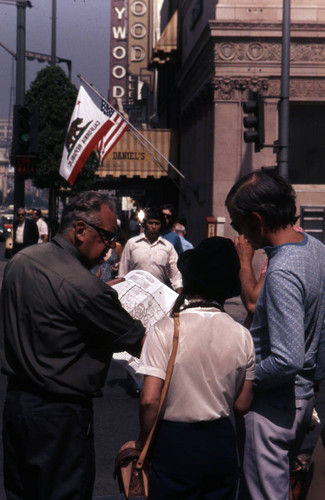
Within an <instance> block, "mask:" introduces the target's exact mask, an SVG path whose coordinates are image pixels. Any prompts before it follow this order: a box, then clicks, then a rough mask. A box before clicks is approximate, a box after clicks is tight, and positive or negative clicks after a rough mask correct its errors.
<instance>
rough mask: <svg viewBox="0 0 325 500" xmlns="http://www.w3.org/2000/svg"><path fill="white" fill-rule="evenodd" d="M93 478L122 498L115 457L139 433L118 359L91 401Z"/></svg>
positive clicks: (106, 495) (99, 491) (101, 499)
mask: <svg viewBox="0 0 325 500" xmlns="http://www.w3.org/2000/svg"><path fill="white" fill-rule="evenodd" d="M3 255H4V244H3V243H0V284H1V281H2V274H3V270H4V268H5V266H6V263H7V261H5V260H4V259H3ZM226 310H227V312H229V314H231V315H233V316H234V317H235V318H236V319H237V320H238V321H243V319H244V318H245V310H244V308H243V306H242V304H241V301H240V300H239V299H232V300H230V301H228V302H227V304H226ZM5 383H6V380H5V377H4V376H1V375H0V407H1V409H2V406H3V400H4V395H5ZM324 386H325V384H323V386H322V389H321V392H320V394H319V396H318V407H317V409H318V413H319V416H320V418H321V420H322V422H323V423H325V388H324ZM94 413H95V445H96V463H97V465H96V467H97V473H96V482H95V489H94V500H115V499H116V500H117V499H122V498H123V497H122V495H120V494H119V490H118V485H117V482H116V481H115V480H114V479H113V467H114V457H115V455H116V453H117V451H118V449H119V446H120V445H121V444H122V443H124V442H126V441H128V440H130V439H134V438H135V437H136V436H137V434H138V399H134V398H132V397H131V396H130V395H129V394H128V393H127V379H126V372H125V370H123V369H122V368H121V367H120V366H119V365H118V363H116V362H112V364H111V368H110V372H109V376H108V379H107V381H106V384H105V387H104V391H103V397H102V398H99V399H96V400H95V402H94ZM0 420H1V416H0ZM0 424H1V422H0ZM320 427H321V426H317V427H316V428H315V429H314V430H313V431H311V432H310V433H309V434H308V436H307V437H306V439H305V442H304V444H303V447H302V451H304V452H305V451H306V452H308V451H310V450H311V449H312V447H313V446H314V443H315V441H316V439H317V436H318V433H319V431H320ZM0 500H5V495H4V491H3V476H2V448H1V443H0Z"/></svg>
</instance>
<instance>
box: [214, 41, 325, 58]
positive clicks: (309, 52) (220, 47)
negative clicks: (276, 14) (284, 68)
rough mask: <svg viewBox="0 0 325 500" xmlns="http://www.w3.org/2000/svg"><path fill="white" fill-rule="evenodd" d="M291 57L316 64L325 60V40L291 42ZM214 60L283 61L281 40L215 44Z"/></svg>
mask: <svg viewBox="0 0 325 500" xmlns="http://www.w3.org/2000/svg"><path fill="white" fill-rule="evenodd" d="M290 59H291V61H292V62H297V63H299V62H304V63H309V64H314V63H318V62H325V40H320V41H317V42H315V41H312V42H311V41H308V40H301V41H298V42H291V45H290ZM214 61H215V64H218V62H219V61H222V62H227V61H229V63H230V64H231V63H233V62H243V61H247V63H248V64H249V63H251V62H278V63H279V64H280V63H281V40H278V41H272V42H270V41H267V40H263V41H261V40H258V41H257V40H255V41H237V42H230V41H227V42H221V43H216V44H215V50H214Z"/></svg>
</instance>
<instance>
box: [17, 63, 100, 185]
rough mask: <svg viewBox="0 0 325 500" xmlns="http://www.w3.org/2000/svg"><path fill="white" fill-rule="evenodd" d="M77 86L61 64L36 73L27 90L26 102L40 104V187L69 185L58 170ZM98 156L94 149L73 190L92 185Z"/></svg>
mask: <svg viewBox="0 0 325 500" xmlns="http://www.w3.org/2000/svg"><path fill="white" fill-rule="evenodd" d="M77 94H78V90H77V88H76V87H75V85H73V84H72V83H71V82H70V80H69V79H68V77H67V75H66V74H65V72H64V71H63V70H62V69H61V68H60V67H59V66H48V67H46V68H44V69H42V70H41V71H39V72H38V73H37V76H36V78H35V80H34V81H33V82H32V83H31V85H30V89H29V90H28V92H27V93H26V103H27V105H33V104H38V105H39V133H38V157H37V164H36V172H35V177H34V180H33V182H34V185H35V186H36V187H39V188H55V189H56V190H58V189H59V188H68V187H70V184H68V182H67V181H66V180H65V179H63V177H61V175H60V174H59V168H60V162H61V156H62V151H63V147H64V141H65V138H66V134H67V129H68V125H69V122H70V118H71V115H72V111H73V108H74V105H75V102H76V98H77ZM97 168H98V160H97V156H96V154H95V153H92V154H91V155H90V157H89V158H88V160H87V162H86V163H85V165H84V167H83V168H82V170H81V172H80V173H79V175H78V177H77V179H76V181H75V183H74V185H73V187H72V193H74V192H77V191H81V190H84V189H87V188H88V189H89V188H91V186H92V184H93V181H94V172H95V171H96V169H97Z"/></svg>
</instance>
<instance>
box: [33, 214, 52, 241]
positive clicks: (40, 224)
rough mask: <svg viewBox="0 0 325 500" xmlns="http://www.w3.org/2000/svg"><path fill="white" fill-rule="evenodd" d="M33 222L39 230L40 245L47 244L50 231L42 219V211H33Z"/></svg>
mask: <svg viewBox="0 0 325 500" xmlns="http://www.w3.org/2000/svg"><path fill="white" fill-rule="evenodd" d="M32 220H34V221H35V222H36V224H37V228H38V234H39V238H38V243H46V242H47V241H48V240H49V230H48V227H47V224H46V222H45V220H44V219H42V211H41V210H40V209H39V208H33V209H32Z"/></svg>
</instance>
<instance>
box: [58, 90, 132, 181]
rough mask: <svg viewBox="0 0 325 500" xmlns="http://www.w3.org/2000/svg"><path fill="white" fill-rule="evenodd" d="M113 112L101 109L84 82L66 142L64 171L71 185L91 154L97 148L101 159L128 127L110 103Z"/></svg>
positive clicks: (61, 166)
mask: <svg viewBox="0 0 325 500" xmlns="http://www.w3.org/2000/svg"><path fill="white" fill-rule="evenodd" d="M107 106H108V108H109V109H110V112H109V113H107V109H105V111H103V110H101V109H99V108H98V107H97V106H96V104H95V103H94V102H93V100H92V99H91V98H90V96H89V95H88V93H87V92H86V90H85V89H84V88H83V86H80V89H79V93H78V97H77V101H76V104H75V107H74V110H73V113H72V116H71V120H70V124H69V128H68V133H67V136H66V140H65V143H64V148H63V153H62V159H61V165H60V175H61V176H62V177H64V179H66V180H67V181H68V182H69V184H70V185H73V183H74V182H75V180H76V178H77V176H78V174H79V172H80V170H81V169H82V167H83V165H84V163H85V162H86V160H87V158H88V157H89V155H90V154H91V152H92V151H94V150H95V149H96V148H97V150H98V153H99V155H100V159H101V161H102V160H103V159H104V157H105V156H106V155H107V154H108V153H109V151H110V150H111V149H112V148H113V147H114V145H115V144H116V143H117V141H119V140H120V138H121V137H122V135H123V134H124V132H125V131H126V129H127V126H128V124H127V122H126V121H125V120H124V119H123V118H122V117H121V115H119V113H117V112H116V111H115V109H114V108H113V107H112V106H110V105H109V104H107Z"/></svg>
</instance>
